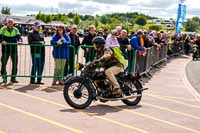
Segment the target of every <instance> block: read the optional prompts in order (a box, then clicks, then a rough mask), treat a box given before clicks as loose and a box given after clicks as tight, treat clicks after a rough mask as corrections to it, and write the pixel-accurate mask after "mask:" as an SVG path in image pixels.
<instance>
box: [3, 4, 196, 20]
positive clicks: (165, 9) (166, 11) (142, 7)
mask: <svg viewBox="0 0 200 133" xmlns="http://www.w3.org/2000/svg"><path fill="white" fill-rule="evenodd" d="M186 1H187V17H192V16H199V17H200V0H186ZM5 5H7V6H9V7H11V8H12V14H14V15H27V14H36V13H38V12H39V11H42V12H44V13H57V12H58V13H67V12H71V11H74V12H77V13H82V14H91V15H95V14H105V13H111V12H141V13H145V14H147V15H151V16H156V17H161V18H176V16H177V15H176V14H177V7H178V0H0V7H2V6H5Z"/></svg>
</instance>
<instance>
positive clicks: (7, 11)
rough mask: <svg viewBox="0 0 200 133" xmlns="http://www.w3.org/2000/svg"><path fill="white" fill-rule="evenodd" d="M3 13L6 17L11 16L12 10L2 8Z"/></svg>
mask: <svg viewBox="0 0 200 133" xmlns="http://www.w3.org/2000/svg"><path fill="white" fill-rule="evenodd" d="M1 13H2V14H6V15H10V14H11V12H10V8H9V7H7V6H5V7H2V9H1Z"/></svg>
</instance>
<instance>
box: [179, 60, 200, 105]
mask: <svg viewBox="0 0 200 133" xmlns="http://www.w3.org/2000/svg"><path fill="white" fill-rule="evenodd" d="M189 62H190V61H188V62H187V63H186V64H185V65H184V70H183V71H182V73H181V74H180V76H181V78H182V80H183V83H184V85H185V87H186V89H187V90H188V91H189V92H190V94H192V95H193V96H194V98H195V99H196V100H197V101H200V94H199V93H198V92H197V90H196V89H195V88H194V87H193V86H192V85H191V83H190V82H189V81H188V77H187V75H186V71H185V68H186V67H187V64H188V63H189Z"/></svg>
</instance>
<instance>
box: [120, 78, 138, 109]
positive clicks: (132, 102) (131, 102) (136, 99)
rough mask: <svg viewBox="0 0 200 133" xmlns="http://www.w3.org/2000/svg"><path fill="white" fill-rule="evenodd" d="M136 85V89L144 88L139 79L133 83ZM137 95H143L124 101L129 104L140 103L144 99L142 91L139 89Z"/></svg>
mask: <svg viewBox="0 0 200 133" xmlns="http://www.w3.org/2000/svg"><path fill="white" fill-rule="evenodd" d="M132 84H133V85H134V87H135V89H136V90H140V89H142V85H141V83H140V82H139V81H135V83H132ZM135 94H136V95H141V96H139V97H137V98H135V99H134V100H133V99H125V100H122V102H123V103H124V104H126V105H128V106H136V105H138V104H139V103H140V101H141V99H142V91H137V92H136V93H135Z"/></svg>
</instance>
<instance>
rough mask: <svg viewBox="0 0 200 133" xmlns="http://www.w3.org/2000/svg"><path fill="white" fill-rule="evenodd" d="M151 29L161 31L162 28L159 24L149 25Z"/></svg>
mask: <svg viewBox="0 0 200 133" xmlns="http://www.w3.org/2000/svg"><path fill="white" fill-rule="evenodd" d="M149 30H155V31H159V30H160V26H159V25H155V24H152V25H149Z"/></svg>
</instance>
